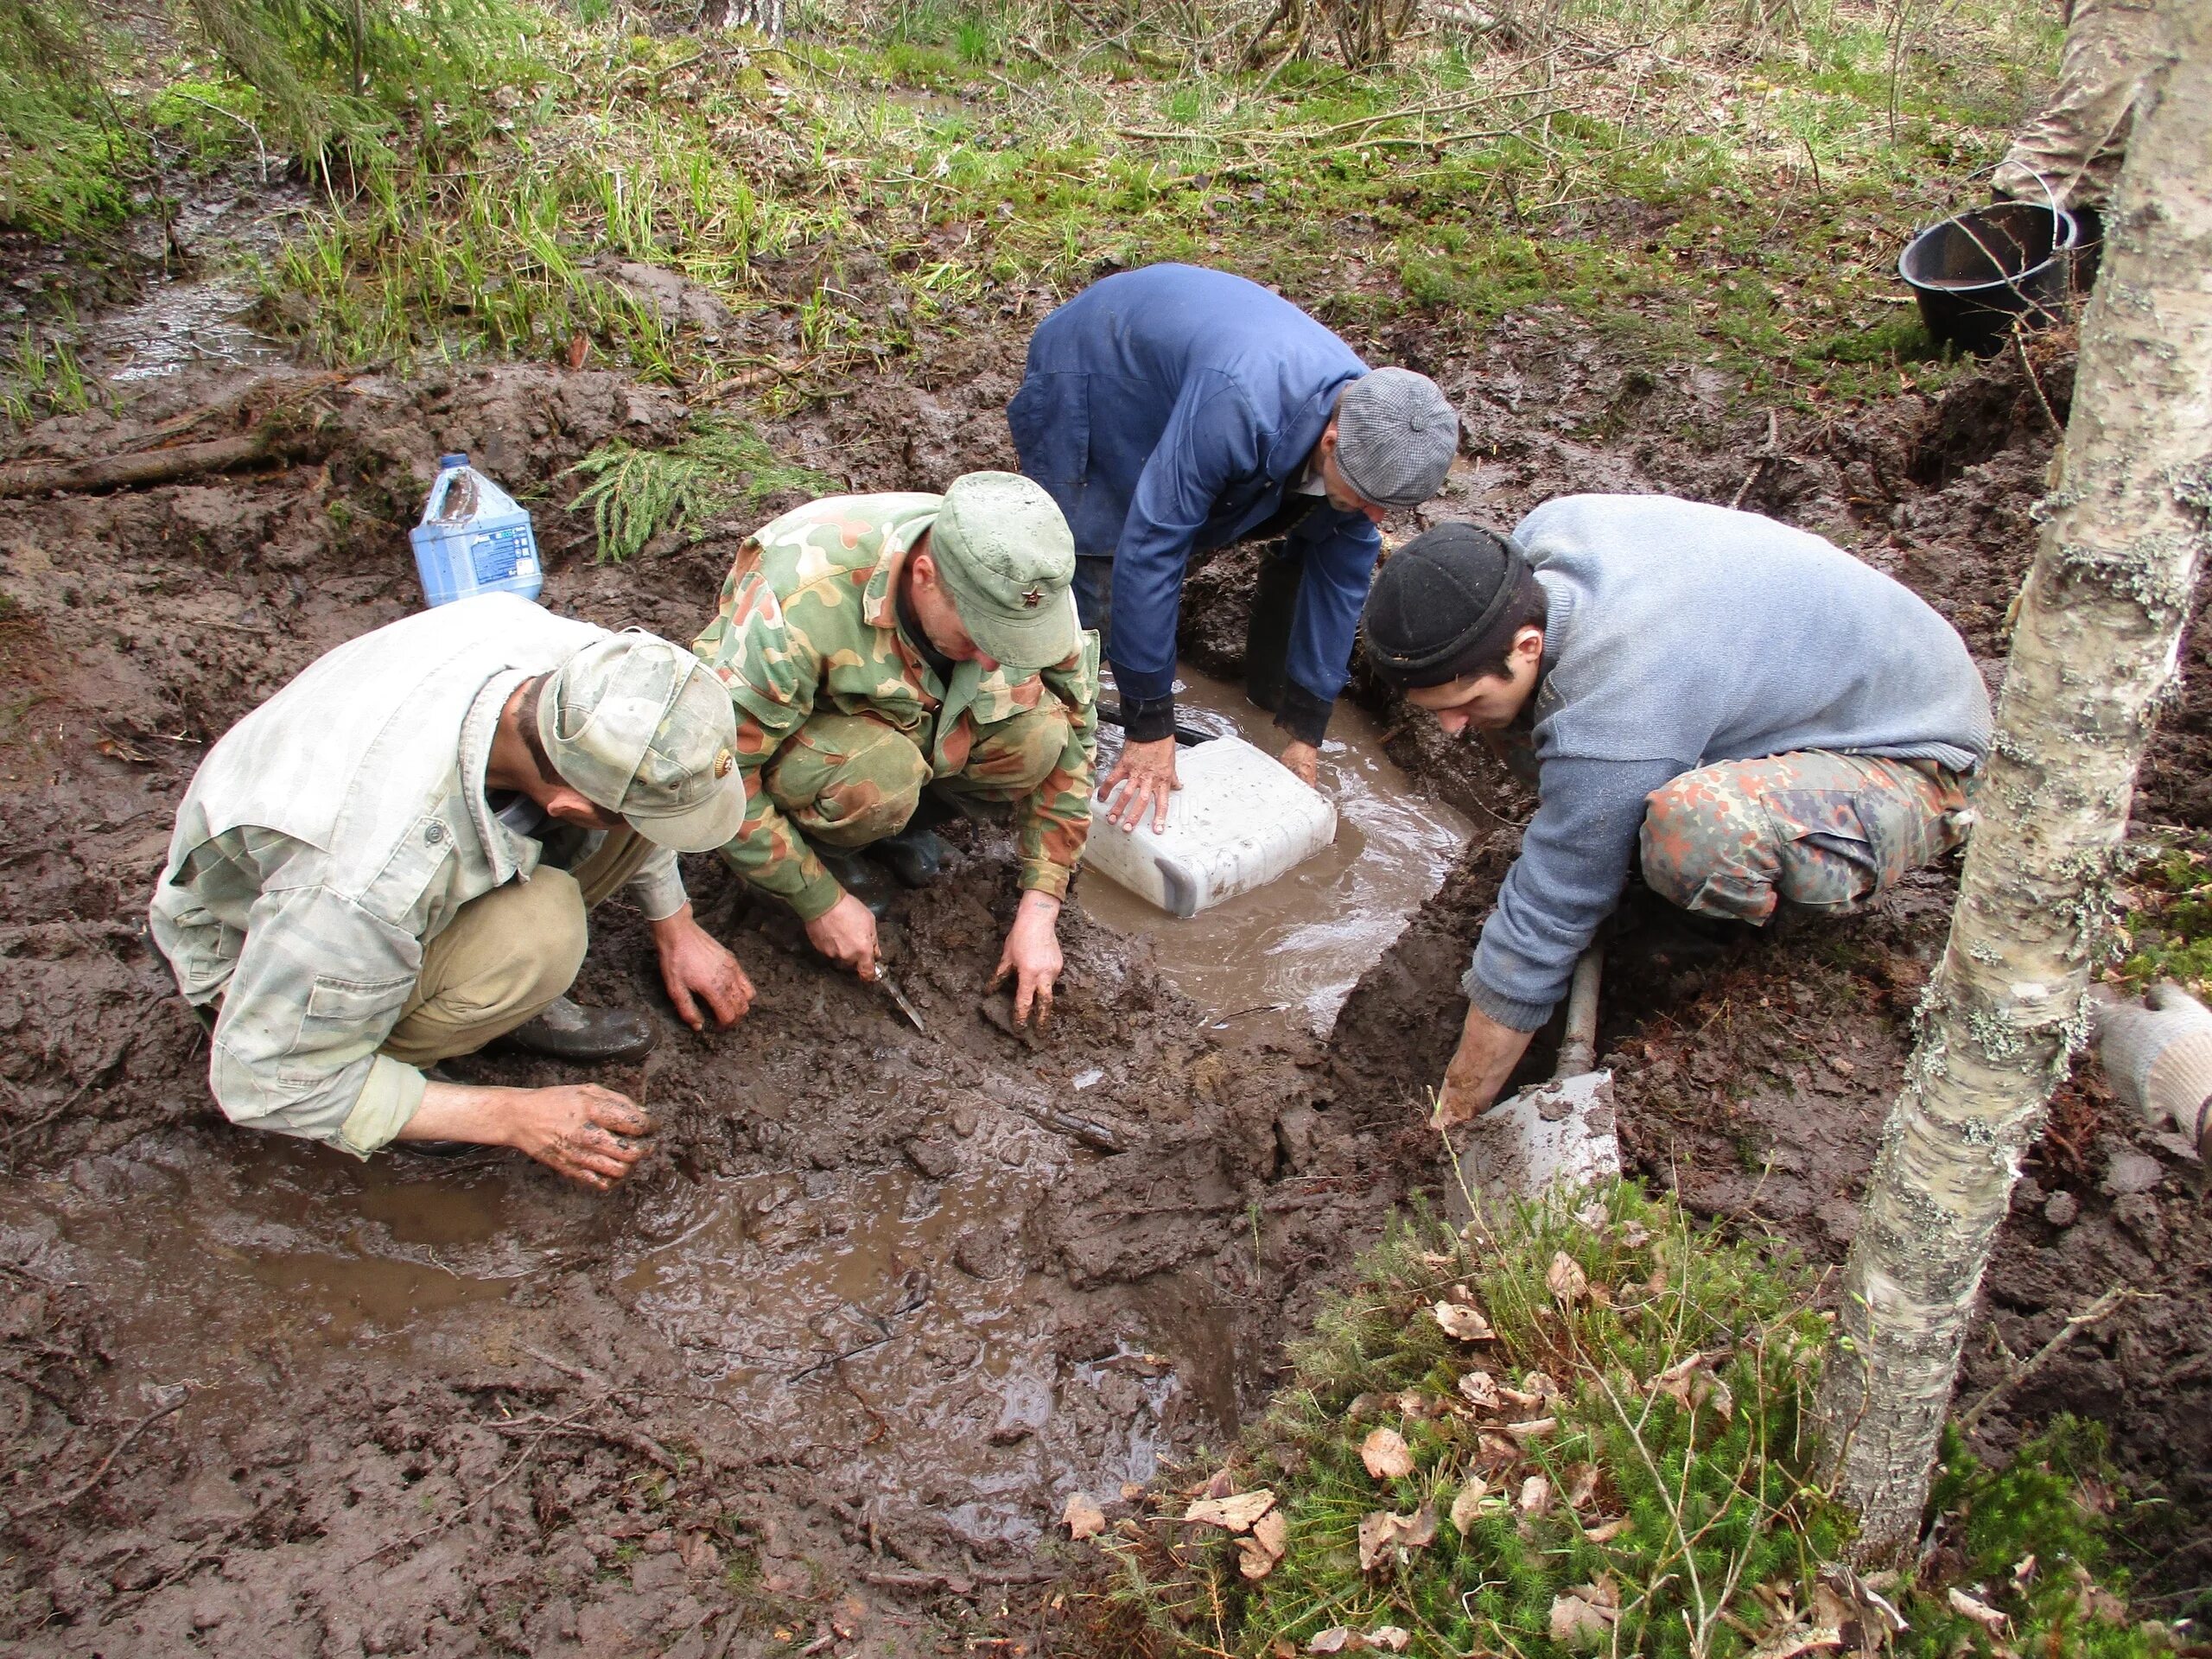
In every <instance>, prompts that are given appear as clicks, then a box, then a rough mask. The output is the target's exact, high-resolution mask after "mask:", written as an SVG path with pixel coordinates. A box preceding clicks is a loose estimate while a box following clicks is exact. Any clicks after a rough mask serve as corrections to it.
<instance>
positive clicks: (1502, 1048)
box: [1428, 1007, 1535, 1129]
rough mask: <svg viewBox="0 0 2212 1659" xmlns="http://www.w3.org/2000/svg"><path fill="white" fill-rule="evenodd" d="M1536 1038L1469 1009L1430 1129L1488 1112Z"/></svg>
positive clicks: (1463, 1121) (1471, 1008)
mask: <svg viewBox="0 0 2212 1659" xmlns="http://www.w3.org/2000/svg"><path fill="white" fill-rule="evenodd" d="M1533 1035H1535V1033H1533V1032H1526V1031H1516V1030H1514V1029H1513V1027H1510V1026H1501V1025H1500V1024H1498V1022H1497V1020H1493V1019H1491V1017H1490V1016H1489V1015H1488V1014H1484V1012H1483V1011H1482V1010H1481V1009H1480V1008H1478V1007H1469V1008H1468V1010H1467V1023H1466V1024H1465V1026H1463V1027H1461V1028H1460V1031H1459V1052H1457V1053H1455V1054H1453V1055H1452V1064H1451V1065H1447V1066H1446V1067H1445V1068H1444V1083H1443V1086H1442V1087H1440V1089H1438V1090H1437V1091H1436V1110H1435V1112H1434V1113H1433V1115H1432V1116H1430V1118H1429V1120H1428V1126H1429V1128H1433V1129H1446V1128H1451V1127H1452V1125H1453V1124H1454V1123H1465V1122H1468V1121H1469V1120H1470V1119H1471V1118H1475V1117H1479V1116H1481V1115H1482V1114H1483V1113H1484V1112H1486V1111H1488V1110H1489V1109H1491V1106H1492V1105H1493V1104H1494V1103H1496V1102H1497V1092H1498V1090H1501V1089H1503V1088H1504V1087H1505V1080H1506V1079H1507V1078H1508V1077H1511V1076H1512V1075H1513V1068H1514V1067H1515V1066H1516V1065H1520V1064H1521V1056H1522V1054H1524V1053H1526V1052H1528V1048H1529V1038H1530V1037H1531V1036H1533Z"/></svg>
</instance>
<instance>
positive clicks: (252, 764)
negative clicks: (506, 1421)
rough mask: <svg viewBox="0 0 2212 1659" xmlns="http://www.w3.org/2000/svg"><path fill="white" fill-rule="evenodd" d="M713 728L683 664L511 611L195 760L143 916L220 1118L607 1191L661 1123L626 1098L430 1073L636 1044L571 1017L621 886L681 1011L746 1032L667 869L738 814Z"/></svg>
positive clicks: (467, 608) (472, 618)
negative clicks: (602, 911)
mask: <svg viewBox="0 0 2212 1659" xmlns="http://www.w3.org/2000/svg"><path fill="white" fill-rule="evenodd" d="M734 736H735V728H734V718H733V716H732V715H731V712H730V703H729V698H728V695H727V694H726V693H725V692H724V691H723V690H721V686H720V685H718V684H717V683H715V679H714V677H713V676H712V675H710V674H709V673H708V672H707V671H706V670H705V669H704V668H703V667H702V665H701V664H700V663H699V661H698V659H697V658H695V657H693V656H692V655H691V654H690V652H687V651H684V650H683V649H682V648H681V647H679V646H677V645H671V644H670V643H669V642H668V641H666V640H664V639H656V638H654V637H653V636H652V635H650V634H645V633H640V632H626V633H612V632H608V631H607V630H606V629H604V628H599V627H594V626H591V625H589V624H588V623H583V622H577V621H573V620H568V619H565V618H562V617H557V616H555V615H553V614H552V613H550V612H548V611H545V610H543V609H541V608H540V607H537V606H536V605H533V604H531V603H530V602H529V601H526V600H523V599H519V598H517V597H515V596H513V595H512V594H490V595H486V596H483V597H480V598H476V599H469V600H463V601H459V602H457V603H454V604H451V605H446V606H442V607H438V608H437V609H435V610H432V611H429V612H425V613H423V614H421V615H418V616H411V617H409V618H407V619H406V620H403V621H399V622H395V623H393V624H391V626H388V627H384V628H379V629H378V630H376V631H375V632H372V633H369V634H365V635H364V636H362V637H361V638H360V639H355V640H353V641H351V642H349V643H348V644H346V645H340V647H339V648H338V649H337V650H335V651H333V652H329V653H328V654H327V656H325V657H323V658H321V659H320V660H319V661H317V662H315V664H312V665H311V666H309V667H308V669H307V671H305V672H303V673H302V674H301V675H300V677H298V678H297V679H296V680H294V681H293V682H292V683H290V684H289V685H288V686H286V687H285V688H284V689H283V690H281V691H279V692H278V693H277V695H276V696H273V697H271V698H270V700H269V701H268V702H265V703H264V704H263V705H262V706H261V707H260V708H259V709H256V710H254V712H253V713H251V715H247V716H246V717H245V719H244V720H242V721H239V722H238V724H237V725H236V726H234V727H232V728H231V730H230V731H229V732H228V733H227V734H225V735H224V737H223V738H222V740H221V741H219V742H218V743H217V744H216V745H215V747H213V749H211V750H210V751H209V752H208V754H207V759H206V760H204V761H202V762H201V764H200V770H199V772H198V773H197V774H195V776H194V779H193V780H192V786H191V788H190V789H189V790H188V791H187V793H186V795H185V798H184V802H183V804H182V805H181V807H180V808H179V809H178V812H177V823H176V832H175V836H174V837H173V838H172V839H171V841H170V843H169V859H168V868H166V869H165V870H164V871H163V872H162V879H161V882H160V885H159V887H158V888H157V890H156V893H155V895H154V902H153V907H152V914H151V918H150V921H151V928H152V933H153V938H154V940H155V942H156V944H158V945H159V946H160V947H161V949H162V953H163V954H164V955H165V956H166V957H168V961H169V964H170V967H171V968H172V969H173V970H174V971H175V975H176V979H177V985H178V988H180V989H181V991H182V992H183V993H184V995H185V997H186V999H187V1000H188V1001H190V1002H191V1003H192V1004H193V1005H194V1007H197V1008H199V1009H200V1010H201V1011H202V1014H203V1017H205V1016H207V1015H209V1014H212V1016H213V1020H212V1026H213V1056H212V1059H211V1062H210V1065H209V1084H210V1086H211V1087H212V1089H213V1091H214V1096H215V1099H216V1101H217V1103H219V1105H220V1106H221V1107H222V1109H223V1111H224V1113H225V1115H226V1116H228V1117H229V1118H230V1119H231V1121H232V1122H235V1123H238V1124H240V1125H243V1126H245V1127H247V1128H260V1129H273V1130H276V1131H277V1132H278V1133H281V1134H286V1135H301V1136H303V1137H305V1138H307V1139H309V1140H315V1141H324V1142H326V1143H327V1144H329V1145H332V1146H334V1147H339V1148H340V1149H341V1150H344V1151H346V1152H349V1153H352V1154H354V1155H355V1156H357V1157H366V1156H367V1155H368V1154H370V1153H372V1152H374V1151H375V1150H377V1149H378V1147H384V1146H386V1145H388V1144H390V1143H391V1142H392V1141H411V1142H417V1143H447V1144H452V1143H456V1142H458V1143H474V1144H479V1145H487V1146H506V1147H514V1148H516V1149H518V1150H519V1151H522V1152H525V1153H527V1154H530V1155H531V1157H533V1158H535V1159H537V1160H538V1161H540V1162H541V1163H543V1164H546V1165H547V1166H550V1167H551V1168H553V1169H555V1170H557V1171H558V1172H560V1173H562V1174H563V1175H565V1176H568V1177H569V1179H573V1180H576V1181H579V1182H582V1184H583V1185H587V1186H591V1187H594V1188H598V1189H601V1190H604V1189H606V1188H607V1187H608V1186H611V1185H613V1183H614V1182H616V1181H618V1180H620V1179H621V1178H622V1177H623V1176H624V1175H625V1174H626V1173H628V1172H629V1170H630V1167H631V1166H632V1164H634V1163H635V1162H636V1161H637V1160H638V1158H639V1156H640V1155H642V1154H643V1152H644V1150H645V1147H644V1145H643V1144H642V1143H641V1141H639V1137H640V1136H642V1135H649V1134H650V1133H651V1132H652V1122H651V1120H649V1119H648V1118H647V1117H646V1116H645V1115H644V1114H643V1113H642V1112H640V1111H639V1109H637V1107H636V1106H635V1105H633V1104H632V1103H631V1102H630V1101H628V1100H626V1099H625V1098H624V1097H623V1096H620V1095H619V1094H616V1093H614V1092H613V1091H612V1090H606V1089H601V1088H598V1087H595V1086H594V1085H591V1084H563V1085H558V1086H555V1087H551V1088H543V1089H498V1088H483V1087H475V1086H472V1085H467V1084H458V1083H454V1082H450V1081H448V1080H445V1079H444V1078H442V1077H438V1076H436V1075H435V1073H434V1074H431V1075H429V1076H426V1075H425V1073H426V1071H429V1068H431V1067H433V1066H435V1065H436V1064H437V1063H438V1062H439V1061H441V1060H444V1059H448V1058H452V1057H454V1056H455V1055H460V1054H467V1053H471V1052H474V1051H475V1050H476V1049H478V1048H480V1047H482V1046H484V1045H485V1044H486V1043H487V1042H490V1041H492V1040H493V1039H495V1038H499V1037H503V1036H510V1037H512V1039H513V1040H516V1041H517V1042H518V1043H519V1044H521V1045H522V1046H526V1047H529V1048H531V1049H533V1050H535V1051H537V1052H543V1053H550V1054H554V1055H556V1056H558V1057H560V1058H568V1059H580V1060H590V1059H613V1058H630V1057H633V1056H635V1055H637V1054H640V1053H642V1052H644V1051H645V1049H646V1048H648V1047H650V1046H652V1027H651V1026H650V1025H649V1024H648V1023H647V1022H645V1020H643V1019H642V1018H641V1017H640V1016H639V1015H636V1014H623V1013H620V1012H619V1011H618V1012H614V1013H611V1014H610V1013H605V1012H601V1011H597V1010H587V1009H584V1008H581V1007H577V1006H576V1005H575V1003H573V1002H571V1001H569V1000H568V999H567V997H566V996H565V995H564V993H565V992H566V991H567V990H568V988H569V985H570V984H572V983H573V982H574V981H575V976H576V971H577V969H578V968H579V967H580V966H581V965H582V962H583V956H584V946H585V942H586V932H585V921H584V916H585V912H586V910H587V909H588V907H589V906H591V905H593V904H595V903H596V902H598V901H599V900H600V899H603V898H605V897H607V895H608V894H610V893H613V891H614V890H615V889H616V888H617V887H623V886H627V887H628V888H629V890H630V893H631V894H632V899H634V901H635V902H636V903H637V905H638V906H639V909H640V910H642V911H643V912H645V918H646V919H647V921H648V922H649V923H650V925H651V926H652V935H653V940H654V943H655V944H656V946H657V947H658V950H659V955H660V967H661V976H662V979H663V981H664V983H665V984H666V986H667V989H668V994H669V997H670V999H671V1001H673V1003H674V1004H675V1006H676V1009H677V1014H678V1015H679V1016H681V1017H682V1018H683V1020H685V1022H686V1023H687V1024H689V1025H690V1026H692V1027H694V1028H695V1029H696V1028H700V1027H703V1026H704V1024H705V1022H706V1020H708V1019H709V1018H712V1019H713V1020H714V1021H715V1023H716V1024H717V1025H719V1026H725V1027H726V1026H728V1025H730V1024H732V1023H733V1022H734V1021H735V1020H738V1019H740V1018H741V1017H742V1016H743V1014H745V1012H746V1009H747V1007H748V1006H749V1005H750V1003H751V1001H752V998H753V985H752V982H750V981H749V980H748V979H747V977H746V975H745V971H744V969H742V968H741V966H740V965H739V963H738V961H737V958H736V957H734V956H732V955H731V954H730V952H729V951H728V950H725V949H724V948H723V947H722V946H721V944H718V943H716V942H715V939H714V938H711V937H710V936H709V934H708V933H707V932H706V931H705V930H704V929H702V928H701V927H700V926H699V925H698V923H697V922H696V920H695V919H694V918H693V916H692V912H691V906H690V902H689V900H688V899H686V898H685V896H684V891H683V880H682V878H681V876H680V875H679V874H677V868H676V854H677V853H678V852H700V851H706V850H709V849H713V848H715V847H719V846H721V844H722V842H725V841H727V840H728V839H729V838H730V836H732V835H734V833H735V832H736V829H737V825H738V823H739V822H740V820H741V818H742V817H743V816H744V812H745V793H744V788H743V785H742V783H741V780H740V779H739V777H738V776H737V774H736V766H735V757H734V753H733V750H732V747H731V745H732V742H733V740H734Z"/></svg>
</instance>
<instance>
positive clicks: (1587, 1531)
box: [1582, 1516, 1628, 1544]
mask: <svg viewBox="0 0 2212 1659" xmlns="http://www.w3.org/2000/svg"><path fill="white" fill-rule="evenodd" d="M1627 1530H1628V1517H1627V1516H1621V1517H1620V1518H1619V1519H1618V1521H1608V1522H1605V1525H1603V1526H1602V1527H1585V1528H1583V1529H1582V1535H1583V1536H1584V1537H1585V1538H1586V1539H1588V1540H1589V1541H1591V1542H1592V1543H1593V1544H1610V1543H1611V1542H1612V1541H1613V1540H1614V1539H1616V1538H1618V1537H1619V1536H1620V1535H1622V1534H1623V1533H1624V1532H1626V1531H1627Z"/></svg>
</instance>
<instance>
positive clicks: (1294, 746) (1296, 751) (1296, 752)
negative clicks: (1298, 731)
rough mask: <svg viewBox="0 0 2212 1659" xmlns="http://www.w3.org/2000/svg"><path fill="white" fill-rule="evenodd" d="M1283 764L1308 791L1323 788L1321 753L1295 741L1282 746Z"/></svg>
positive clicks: (1308, 745) (1310, 745)
mask: <svg viewBox="0 0 2212 1659" xmlns="http://www.w3.org/2000/svg"><path fill="white" fill-rule="evenodd" d="M1282 763H1283V765H1284V766H1287V767H1289V768H1290V771H1291V773H1292V775H1293V776H1294V777H1295V778H1296V779H1298V781H1299V782H1300V783H1301V784H1303V785H1306V788H1308V789H1319V788H1320V787H1321V751H1320V750H1319V749H1317V748H1315V747H1313V745H1312V744H1311V743H1300V742H1299V741H1296V740H1295V739H1293V740H1292V741H1290V742H1288V743H1286V744H1284V745H1283V746H1282Z"/></svg>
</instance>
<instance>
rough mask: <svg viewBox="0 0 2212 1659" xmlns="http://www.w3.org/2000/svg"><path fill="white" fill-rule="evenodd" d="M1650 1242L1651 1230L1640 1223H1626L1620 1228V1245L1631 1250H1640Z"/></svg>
mask: <svg viewBox="0 0 2212 1659" xmlns="http://www.w3.org/2000/svg"><path fill="white" fill-rule="evenodd" d="M1650 1242H1651V1230H1650V1229H1649V1227H1647V1226H1645V1225H1644V1224H1643V1223H1642V1222H1640V1221H1631V1222H1626V1223H1624V1224H1622V1227H1621V1243H1624V1244H1625V1245H1627V1246H1628V1247H1629V1249H1631V1250H1640V1249H1643V1247H1644V1246H1645V1245H1646V1244H1649V1243H1650Z"/></svg>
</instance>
